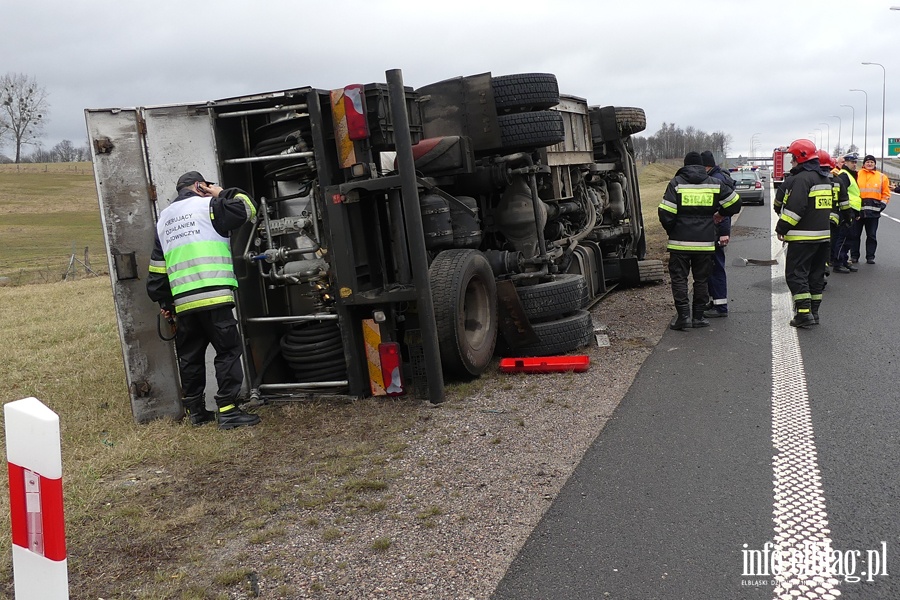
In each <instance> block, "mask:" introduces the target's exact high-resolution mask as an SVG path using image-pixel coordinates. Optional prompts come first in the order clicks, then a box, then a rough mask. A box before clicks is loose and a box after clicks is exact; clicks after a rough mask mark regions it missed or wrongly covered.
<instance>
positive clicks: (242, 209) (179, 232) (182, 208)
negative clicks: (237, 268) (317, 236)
mask: <svg viewBox="0 0 900 600" xmlns="http://www.w3.org/2000/svg"><path fill="white" fill-rule="evenodd" d="M175 189H176V190H177V192H178V196H177V197H176V198H175V200H173V201H172V203H171V204H170V205H169V206H168V207H166V208H165V209H164V210H163V211H162V212H161V213H160V215H159V221H158V222H157V224H156V241H155V245H154V247H153V252H152V254H151V255H150V274H149V277H148V278H147V294H148V295H149V296H150V299H151V300H153V301H154V302H158V303H159V305H160V308H161V311H162V313H163V314H164V315H165V316H166V317H167V318H172V316H173V314H174V315H175V316H176V317H177V328H176V331H175V349H176V350H177V351H178V370H179V372H180V374H181V387H182V394H183V398H182V404H183V405H184V409H185V412H186V413H187V415H188V417H189V418H190V421H191V424H192V425H195V426H196V425H203V424H204V423H208V422H210V421H212V420H216V421H218V423H219V429H234V428H235V427H243V426H247V425H256V424H257V423H259V417H258V416H256V415H253V414H248V413H245V412H244V411H242V410H241V409H239V408H238V407H237V398H238V394H239V393H240V391H241V386H242V384H243V380H244V375H243V369H242V367H241V353H242V344H241V338H240V333H239V331H238V328H237V321H236V320H235V318H234V315H233V314H232V308H233V307H234V292H233V290H234V289H235V288H237V279H236V278H235V275H234V265H233V263H232V258H231V246H230V243H229V240H228V234H229V232H231V231H232V230H235V229H237V228H239V227H241V226H242V225H244V224H245V223H247V222H248V221H251V220H253V219H254V218H255V216H256V206H255V205H254V204H253V201H252V200H251V199H250V196H248V195H247V194H246V193H245V192H243V191H241V190H239V189H237V188H229V189H227V190H223V189H222V188H221V187H219V186H218V185H215V184H213V183H210V182H208V181H206V180H205V179H204V178H203V176H202V175H201V174H200V173H198V172H196V171H190V172H188V173H185V174H184V175H182V176H181V177H179V178H178V182H177V183H176V184H175ZM210 344H212V346H213V348H215V350H216V359H215V367H216V380H217V382H218V386H219V387H218V392H217V393H216V407H217V410H216V413H215V414H214V413H212V412H211V411H208V410H206V399H205V396H204V394H205V390H204V388H205V387H206V349H207V347H208V346H209V345H210Z"/></svg>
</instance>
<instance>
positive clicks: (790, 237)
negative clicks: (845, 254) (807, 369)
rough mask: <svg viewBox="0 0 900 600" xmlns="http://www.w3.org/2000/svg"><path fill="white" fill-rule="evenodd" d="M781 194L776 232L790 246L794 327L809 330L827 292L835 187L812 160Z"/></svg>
mask: <svg viewBox="0 0 900 600" xmlns="http://www.w3.org/2000/svg"><path fill="white" fill-rule="evenodd" d="M782 192H783V193H782ZM779 193H781V196H782V198H783V205H782V206H781V213H780V216H779V218H778V223H777V224H776V225H775V232H776V233H777V234H778V235H779V236H780V237H781V238H782V239H783V240H784V241H785V242H787V244H788V247H787V255H786V257H785V269H784V276H785V280H786V281H787V285H788V288H789V289H790V290H791V296H792V299H793V302H794V312H795V315H794V318H793V319H792V320H791V325H793V326H794V327H806V326H808V325H814V324H817V323H818V315H819V305H820V304H821V303H822V291H823V290H824V289H825V264H826V262H827V261H828V256H829V253H830V245H829V240H830V238H831V230H830V216H831V210H832V206H833V204H834V186H833V184H832V182H831V181H830V180H829V179H828V177H826V176H825V174H824V173H822V171H821V170H820V168H819V159H818V158H811V159H807V160H806V161H805V162H803V163H800V164H799V165H797V166H796V167H794V168H793V169H791V177H790V178H789V179H787V178H786V179H785V181H784V183H783V184H782V186H781V188H780V189H779Z"/></svg>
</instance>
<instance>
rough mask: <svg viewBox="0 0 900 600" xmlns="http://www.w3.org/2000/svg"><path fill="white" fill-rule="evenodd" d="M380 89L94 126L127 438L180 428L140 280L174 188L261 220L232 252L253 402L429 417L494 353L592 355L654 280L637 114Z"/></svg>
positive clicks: (549, 93)
mask: <svg viewBox="0 0 900 600" xmlns="http://www.w3.org/2000/svg"><path fill="white" fill-rule="evenodd" d="M385 75H386V77H385V78H386V82H385V83H371V84H366V85H359V84H353V85H348V86H346V87H343V88H340V89H333V90H332V89H327V90H323V89H317V88H314V87H308V86H307V87H296V88H292V89H287V90H281V91H277V92H267V93H254V94H249V95H244V96H240V97H234V98H227V99H222V100H215V101H207V102H200V103H192V104H171V105H165V106H154V107H136V108H106V109H87V110H85V117H86V122H87V130H88V137H89V140H90V144H91V150H92V155H93V165H94V175H95V179H96V184H97V191H98V196H99V202H100V209H101V215H102V221H103V226H104V233H105V240H106V246H107V254H108V261H109V267H110V278H111V280H112V286H113V296H114V300H115V307H116V314H117V320H118V326H119V334H120V340H121V344H122V348H123V356H124V363H125V371H126V380H127V383H128V390H129V394H130V399H131V407H132V413H133V415H134V417H135V419H136V420H137V421H138V422H147V421H150V420H153V419H157V418H164V417H169V418H180V416H181V414H182V409H181V406H180V401H179V399H180V396H181V395H180V386H179V382H178V368H177V357H176V355H175V354H176V350H175V348H174V344H173V343H172V342H171V341H166V339H165V338H169V337H170V335H168V333H167V330H166V324H165V323H164V322H162V323H161V322H160V320H159V308H158V307H157V306H156V305H155V304H153V303H152V302H150V300H149V298H148V297H147V294H146V291H145V278H146V274H147V271H148V265H149V258H150V251H151V249H152V245H153V237H154V233H155V231H156V221H157V216H158V214H159V213H160V212H161V211H162V209H163V208H165V207H166V206H167V205H168V204H169V203H170V202H171V201H172V200H173V199H174V198H175V196H176V190H175V189H174V182H175V181H176V179H177V178H178V176H179V175H180V174H181V173H184V172H186V171H192V170H196V171H199V172H201V173H203V174H204V176H206V177H207V178H208V179H210V180H214V181H217V182H219V184H220V185H221V186H223V187H225V188H228V187H238V188H241V189H242V190H245V191H246V192H247V193H249V194H250V195H251V196H252V197H253V198H254V199H255V201H256V202H257V203H258V216H257V219H256V221H255V222H254V223H252V224H248V225H246V226H245V227H244V228H243V229H241V230H239V231H237V232H234V233H233V234H232V236H231V248H232V259H233V263H234V269H235V274H236V278H237V280H238V282H239V286H238V288H237V289H236V291H235V304H236V308H235V313H236V317H237V320H238V324H239V330H240V332H241V335H242V339H243V342H244V356H243V368H244V373H245V387H246V389H245V396H246V399H247V400H248V401H251V402H260V403H265V402H274V401H278V400H292V399H299V398H309V397H316V396H321V395H329V396H330V395H340V396H350V397H366V396H370V395H402V394H408V393H413V394H415V395H416V396H420V397H422V398H425V399H427V400H429V401H431V402H440V401H442V400H443V393H444V379H445V377H448V378H453V379H460V378H461V379H466V378H474V377H478V376H479V375H481V374H482V373H483V372H484V371H485V370H486V369H488V368H489V367H490V366H491V364H492V361H493V360H494V357H496V356H497V355H500V356H506V357H529V356H548V355H557V354H565V353H567V352H571V351H574V350H577V349H579V348H581V347H583V346H585V345H587V344H588V343H590V341H591V340H593V339H594V337H595V336H594V331H593V324H592V323H591V317H590V313H589V312H588V310H587V309H588V308H589V307H590V306H591V305H592V304H593V303H594V302H596V301H598V300H599V299H600V298H602V297H603V295H604V294H606V293H607V292H609V291H610V290H611V289H612V288H614V287H615V286H617V285H620V284H636V283H640V282H642V281H650V280H658V279H661V278H662V275H663V267H662V264H661V263H660V262H659V261H646V260H643V258H644V253H645V238H644V227H643V217H642V214H641V206H640V192H639V189H638V180H637V171H636V167H635V162H634V155H633V147H632V143H631V137H630V136H631V135H632V134H635V133H638V132H640V131H642V130H643V129H644V127H645V126H646V118H645V116H644V112H643V110H641V109H639V108H630V107H614V106H590V105H589V104H588V102H587V101H586V100H584V99H582V98H578V97H574V96H567V95H561V94H560V93H559V89H558V84H557V81H556V77H555V76H553V75H552V74H546V73H524V74H518V75H506V76H493V75H492V74H491V73H483V74H479V75H473V76H467V77H455V78H451V79H447V80H443V81H439V82H437V83H433V84H430V85H426V86H423V87H421V88H418V89H413V88H410V87H406V86H405V85H404V84H403V79H402V74H401V72H400V71H399V70H391V71H388V72H386V74H385ZM209 379H210V380H211V379H212V378H211V377H210V378H209Z"/></svg>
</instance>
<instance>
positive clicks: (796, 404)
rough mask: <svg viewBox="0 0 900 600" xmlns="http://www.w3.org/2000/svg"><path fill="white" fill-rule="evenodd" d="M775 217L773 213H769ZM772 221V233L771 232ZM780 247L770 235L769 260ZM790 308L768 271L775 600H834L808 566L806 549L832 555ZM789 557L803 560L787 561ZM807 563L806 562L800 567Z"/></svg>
mask: <svg viewBox="0 0 900 600" xmlns="http://www.w3.org/2000/svg"><path fill="white" fill-rule="evenodd" d="M773 217H774V215H773ZM774 229H775V227H774V218H773V223H772V231H773V232H774ZM780 246H781V242H779V241H778V240H777V239H775V237H774V236H773V237H772V248H771V250H770V252H771V256H775V254H776V252H777V251H776V248H779V247H780ZM793 312H794V307H793V301H792V299H791V293H790V291H789V290H788V288H787V284H786V283H785V280H784V267H783V266H782V265H773V267H772V444H773V446H774V450H775V454H774V456H773V459H772V468H773V471H774V478H773V485H774V492H775V495H774V498H775V502H774V507H773V509H774V510H773V520H774V524H775V536H774V539H773V543H774V550H775V552H776V554H775V556H778V557H782V560H781V562H780V564H779V568H778V571H777V573H774V575H775V584H776V585H775V588H774V590H773V594H774V598H775V600H787V599H792V600H796V598H809V599H816V600H833V599H835V598H837V597H839V596H840V595H841V592H840V590H839V589H838V587H839V586H840V582H839V581H838V580H837V579H836V578H835V577H834V576H833V575H832V574H830V573H829V572H828V570H827V569H816V568H810V566H809V564H808V559H809V558H810V556H809V555H810V553H811V551H812V552H814V553H815V554H816V555H818V556H830V555H831V552H832V540H831V530H830V529H829V526H828V512H827V510H826V506H825V496H824V493H823V490H822V477H821V472H820V470H819V464H818V454H817V452H816V443H815V435H814V433H813V428H812V418H811V414H810V406H809V394H808V391H807V385H806V371H805V369H804V366H803V356H802V355H801V353H800V344H799V341H798V331H797V329H795V328H793V327H791V326H790V325H789V324H788V322H789V321H790V320H791V317H792V316H793ZM790 557H796V558H800V557H803V558H806V559H807V560H803V561H798V560H791V558H790ZM805 563H806V564H805Z"/></svg>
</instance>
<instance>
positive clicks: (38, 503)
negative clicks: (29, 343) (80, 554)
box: [3, 398, 69, 600]
mask: <svg viewBox="0 0 900 600" xmlns="http://www.w3.org/2000/svg"><path fill="white" fill-rule="evenodd" d="M3 415H4V418H5V421H6V423H5V425H6V427H5V429H6V460H7V464H8V467H9V512H10V522H11V524H12V557H13V577H14V579H15V590H16V600H68V598H69V573H68V567H67V564H66V532H65V519H64V518H63V492H62V454H61V452H60V441H59V440H60V438H59V416H58V415H57V414H56V413H55V412H53V411H52V410H50V409H49V408H47V407H46V406H45V405H44V404H42V403H41V401H40V400H38V399H37V398H25V399H24V400H17V401H15V402H9V403H8V404H5V405H4V406H3Z"/></svg>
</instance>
